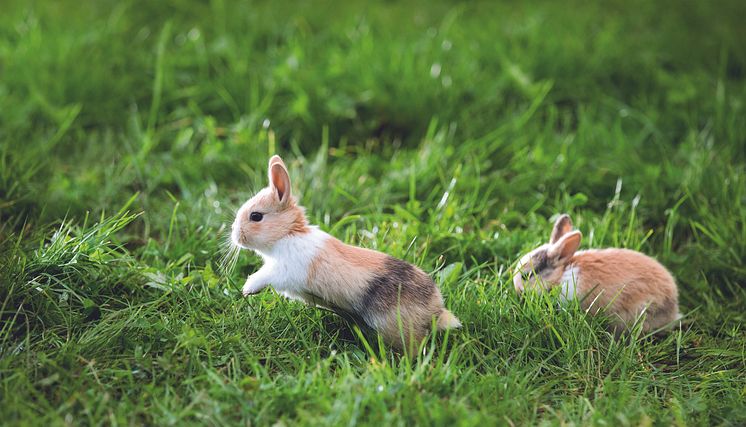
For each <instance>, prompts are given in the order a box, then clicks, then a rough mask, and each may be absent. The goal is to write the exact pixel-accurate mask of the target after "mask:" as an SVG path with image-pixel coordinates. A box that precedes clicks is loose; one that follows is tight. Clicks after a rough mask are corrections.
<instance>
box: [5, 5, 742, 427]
mask: <svg viewBox="0 0 746 427" xmlns="http://www.w3.org/2000/svg"><path fill="white" fill-rule="evenodd" d="M744 21H746V7H744V5H743V3H742V2H740V1H723V2H717V3H710V2H685V3H682V2H674V1H661V2H644V1H637V0H635V1H625V2H622V1H611V2H603V3H598V4H597V3H586V2H579V1H578V2H576V1H571V2H563V3H561V4H560V3H556V2H540V1H530V2H520V3H518V2H500V3H497V2H452V1H433V2H417V1H415V2H381V3H366V2H357V1H352V2H345V3H343V4H335V3H331V2H329V3H324V2H305V3H297V4H296V3H292V2H262V3H254V2H235V1H218V0H216V1H211V2H197V1H192V0H171V1H163V2H143V1H121V2H113V1H98V2H83V3H80V2H72V1H67V0H62V1H55V2H44V1H36V2H27V1H16V0H4V1H3V4H2V13H0V291H1V292H0V300H1V301H2V303H1V304H2V305H1V306H0V307H1V310H0V312H1V313H0V316H1V317H0V319H1V323H2V326H0V417H2V418H1V419H3V420H4V421H5V422H7V423H10V424H26V423H29V424H37V423H38V424H48V423H52V424H81V423H82V424H140V423H146V424H185V423H196V424H214V425H223V424H234V423H238V422H241V423H244V422H249V421H250V422H254V423H257V424H268V423H274V422H275V421H278V420H279V421H281V422H282V423H286V424H305V425H318V424H356V423H360V424H370V425H379V424H382V423H383V424H412V423H423V424H441V425H445V424H462V425H477V424H484V423H489V424H534V423H549V424H563V423H574V424H613V425H642V424H649V423H655V424H666V425H667V424H681V425H683V424H699V425H713V424H724V425H727V424H733V425H737V424H741V423H743V422H746V408H745V407H744V404H743V401H744V398H745V397H746V396H745V393H746V373H745V370H744V366H745V365H746V363H745V362H746V350H745V348H744V346H745V345H746V344H745V343H746V333H744V330H743V322H744V309H745V308H746V305H745V304H746V293H745V292H744V287H743V285H744V282H745V281H746V266H744V259H746V230H745V228H744V223H746V208H744V202H745V201H746V180H745V179H744V173H745V172H746V171H745V165H746V121H745V120H744V107H745V106H744V101H746V85H744V82H745V81H746V75H745V73H746V48H744V44H743V41H744V40H746V27H745V26H744V25H743V24H742V23H743V22H744ZM274 153H279V154H281V155H282V156H283V157H284V158H285V160H286V162H287V163H288V165H289V167H290V172H291V175H292V177H293V179H294V181H293V184H294V187H295V188H296V191H297V192H298V193H299V194H300V196H301V201H302V203H303V204H304V205H305V206H306V207H307V209H308V213H309V216H310V218H311V219H312V220H313V222H314V223H317V224H320V226H321V227H322V228H323V229H325V230H327V231H329V232H331V233H332V234H334V235H335V236H337V237H339V238H341V239H343V240H345V241H347V242H351V243H355V244H360V245H363V246H366V247H371V248H376V249H379V250H383V251H386V252H388V253H390V254H392V255H395V256H398V257H401V258H405V259H407V260H409V261H411V262H415V263H417V264H418V265H420V266H421V267H423V268H424V269H425V270H426V271H428V272H432V273H433V275H434V277H435V278H436V279H437V281H438V283H439V285H440V286H441V288H442V290H443V293H444V295H445V298H446V303H447V305H448V306H449V308H451V309H452V310H453V311H454V312H455V313H456V314H457V315H458V316H459V317H460V318H461V320H462V321H463V322H464V324H465V328H464V329H463V330H461V331H459V332H457V333H454V334H451V335H450V336H449V337H448V338H447V340H446V339H444V338H443V337H433V339H432V340H431V341H429V342H428V343H427V345H426V346H425V349H424V353H423V354H422V355H420V356H416V357H415V356H412V357H410V356H406V357H400V356H397V355H394V354H391V353H390V352H388V351H386V350H385V349H383V350H377V351H373V352H371V351H368V350H366V347H365V346H364V345H363V343H362V342H361V341H360V340H359V339H358V338H356V337H355V336H354V334H353V333H352V332H351V331H350V328H349V326H348V325H346V324H345V323H344V322H343V321H341V320H340V319H338V318H336V317H334V316H332V315H329V314H326V313H323V312H319V311H317V310H314V309H311V308H307V307H303V306H301V305H299V304H295V303H290V302H287V301H284V300H282V299H281V298H280V297H279V296H277V295H275V294H273V293H271V292H267V293H264V294H262V295H261V296H257V297H254V298H250V299H242V298H239V293H238V291H237V289H238V287H239V286H240V285H241V283H242V281H243V278H244V277H245V276H246V275H247V274H249V273H251V272H252V271H254V269H256V268H257V267H258V266H259V263H260V261H259V260H258V259H257V257H255V256H253V255H250V254H248V253H247V254H244V255H243V256H242V257H241V261H240V263H239V266H238V268H237V269H236V270H235V271H232V272H229V273H228V274H225V275H221V274H220V273H219V271H218V264H219V262H218V260H219V258H220V247H221V244H222V242H223V241H224V239H225V227H226V225H227V224H229V223H230V221H231V220H232V214H233V209H234V208H235V207H236V206H238V205H239V204H240V203H241V202H242V201H243V200H245V198H246V197H248V196H249V195H251V193H252V192H253V191H255V190H257V189H259V188H261V187H263V186H264V185H265V184H266V182H265V180H266V178H265V175H266V173H265V168H266V161H267V158H268V156H269V155H270V154H274ZM560 212H568V213H570V214H572V216H573V218H574V220H575V223H576V225H577V226H578V227H579V228H580V229H581V230H582V231H583V232H584V236H586V239H585V242H584V247H586V248H587V247H602V246H623V247H628V248H632V249H638V250H642V251H644V252H646V253H649V254H651V255H653V256H655V257H656V258H658V259H659V260H660V261H661V262H663V263H664V264H665V265H667V266H668V267H669V268H670V269H671V270H672V272H673V273H674V275H675V276H676V277H677V279H678V282H679V285H680V288H681V305H682V311H683V312H684V313H685V314H686V316H687V318H686V322H685V324H684V326H683V327H682V328H681V329H679V330H677V331H675V333H672V334H670V335H668V336H666V337H664V338H659V339H654V340H653V339H649V338H645V337H639V339H635V340H632V341H631V342H617V341H614V340H613V339H612V338H611V337H610V336H608V335H607V334H606V333H605V332H604V327H603V320H601V319H586V318H585V317H584V316H583V314H582V312H581V311H580V310H579V309H578V308H577V307H571V308H570V309H567V310H559V311H558V310H556V309H555V308H554V305H553V303H552V300H551V298H549V297H537V298H533V299H531V298H529V299H527V300H519V299H518V298H516V297H515V296H514V295H513V293H512V286H511V285H510V277H509V273H508V270H509V267H510V265H511V264H512V263H513V262H514V261H515V260H516V259H517V258H518V256H519V255H520V254H521V253H522V252H523V251H525V250H527V249H530V248H532V247H533V246H535V245H537V244H538V243H540V242H543V241H545V240H546V238H547V237H548V233H549V231H550V227H551V220H552V216H553V215H555V214H557V213H560ZM374 347H375V345H374Z"/></svg>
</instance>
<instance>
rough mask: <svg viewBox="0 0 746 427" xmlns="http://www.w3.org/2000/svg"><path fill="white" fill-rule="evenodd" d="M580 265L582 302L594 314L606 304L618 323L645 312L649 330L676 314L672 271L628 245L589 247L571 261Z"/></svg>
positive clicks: (659, 325)
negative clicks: (598, 248) (600, 247)
mask: <svg viewBox="0 0 746 427" xmlns="http://www.w3.org/2000/svg"><path fill="white" fill-rule="evenodd" d="M570 264H571V265H575V266H577V267H578V269H579V280H578V284H577V286H578V289H577V290H578V297H579V298H580V299H581V306H582V307H583V308H584V309H586V310H589V312H590V313H591V314H596V313H598V312H599V310H600V309H602V308H606V310H607V313H608V314H610V317H612V321H614V318H616V319H617V322H618V323H623V324H625V325H627V326H629V325H632V324H633V323H634V322H635V320H636V319H637V317H639V316H640V314H641V313H643V312H644V313H645V314H646V319H645V323H644V324H643V330H644V331H645V332H648V331H650V330H653V329H657V328H659V327H661V326H664V325H665V324H667V323H670V322H672V321H674V320H675V319H676V318H677V316H678V289H677V288H676V282H675V281H674V279H673V276H671V273H669V272H668V270H666V268H665V267H663V266H662V265H661V264H660V263H659V262H658V261H656V260H654V259H652V258H650V257H648V256H646V255H644V254H641V253H639V252H635V251H631V250H627V249H601V250H588V251H582V252H578V253H576V254H575V256H574V257H573V258H572V259H571V261H570Z"/></svg>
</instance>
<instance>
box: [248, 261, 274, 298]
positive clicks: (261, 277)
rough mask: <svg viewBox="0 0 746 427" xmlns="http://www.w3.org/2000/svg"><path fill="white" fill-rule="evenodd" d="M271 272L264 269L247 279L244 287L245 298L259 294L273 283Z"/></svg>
mask: <svg viewBox="0 0 746 427" xmlns="http://www.w3.org/2000/svg"><path fill="white" fill-rule="evenodd" d="M270 273H271V272H270V271H269V269H268V268H266V267H262V268H260V269H259V270H257V271H256V272H255V273H254V274H252V275H250V276H249V277H248V278H247V279H246V283H244V285H243V290H242V293H243V296H249V295H254V294H258V293H259V292H261V290H262V289H264V288H266V287H267V285H269V284H270V283H271V282H272V279H271V274H270Z"/></svg>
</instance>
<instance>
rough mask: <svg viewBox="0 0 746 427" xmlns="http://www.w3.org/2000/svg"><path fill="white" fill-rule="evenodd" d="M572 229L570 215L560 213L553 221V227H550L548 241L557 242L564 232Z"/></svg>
mask: <svg viewBox="0 0 746 427" xmlns="http://www.w3.org/2000/svg"><path fill="white" fill-rule="evenodd" d="M571 230H572V220H570V215H568V214H562V215H560V216H559V218H557V221H555V222H554V229H552V236H551V237H550V238H549V243H557V241H559V239H560V238H561V237H562V236H564V235H565V234H567V233H569V232H570V231H571Z"/></svg>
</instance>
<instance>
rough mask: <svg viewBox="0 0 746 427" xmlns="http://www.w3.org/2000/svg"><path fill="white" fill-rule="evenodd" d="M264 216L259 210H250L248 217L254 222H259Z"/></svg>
mask: <svg viewBox="0 0 746 427" xmlns="http://www.w3.org/2000/svg"><path fill="white" fill-rule="evenodd" d="M262 218H264V214H262V213H261V212H252V213H251V215H249V219H250V220H252V221H254V222H259V221H261V220H262Z"/></svg>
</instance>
